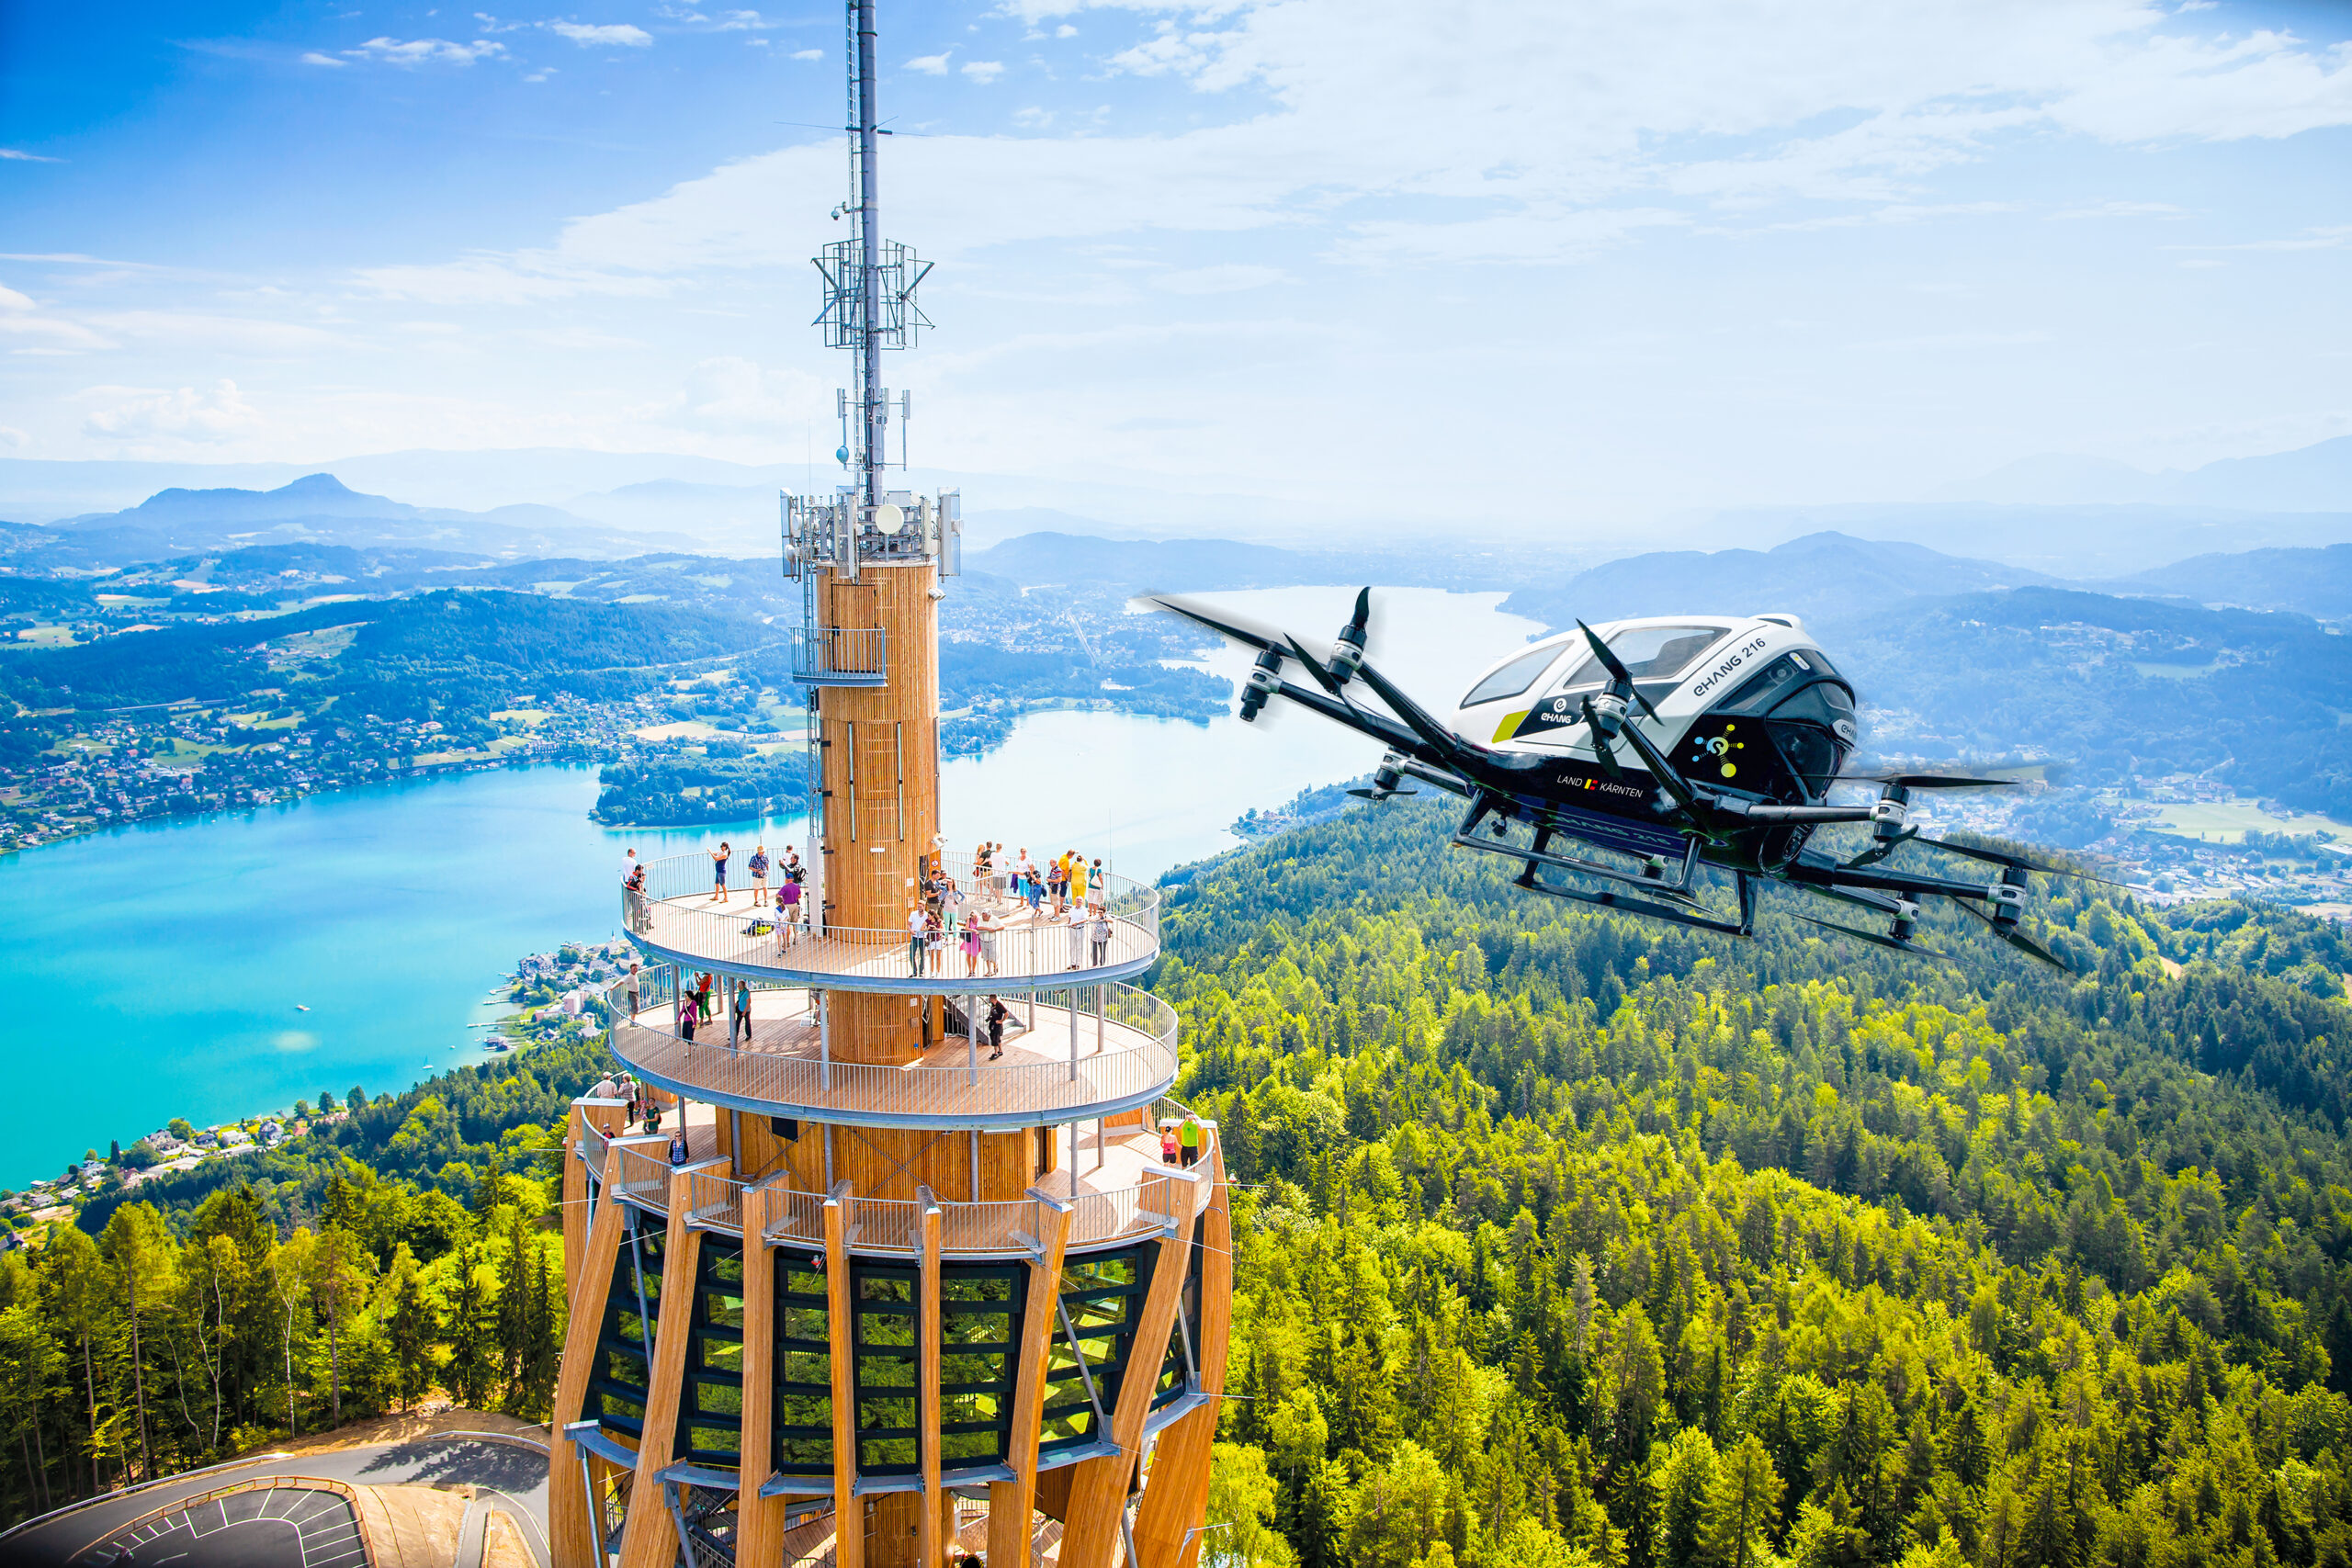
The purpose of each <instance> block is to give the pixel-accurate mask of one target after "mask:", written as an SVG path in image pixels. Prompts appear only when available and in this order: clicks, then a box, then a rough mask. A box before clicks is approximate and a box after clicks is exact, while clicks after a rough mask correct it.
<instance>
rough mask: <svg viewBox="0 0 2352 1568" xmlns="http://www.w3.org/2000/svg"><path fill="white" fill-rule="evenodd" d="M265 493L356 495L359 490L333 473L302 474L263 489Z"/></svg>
mask: <svg viewBox="0 0 2352 1568" xmlns="http://www.w3.org/2000/svg"><path fill="white" fill-rule="evenodd" d="M262 493H263V494H265V495H357V494H358V493H359V492H358V491H356V490H353V489H352V488H351V487H350V486H349V485H346V484H345V483H344V482H343V481H342V480H341V479H337V478H335V477H334V475H333V474H304V475H303V476H302V477H301V478H300V479H295V480H293V481H292V482H291V483H288V484H282V485H279V486H278V487H277V489H276V490H272V491H263V492H262Z"/></svg>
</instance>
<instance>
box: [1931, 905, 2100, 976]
mask: <svg viewBox="0 0 2352 1568" xmlns="http://www.w3.org/2000/svg"><path fill="white" fill-rule="evenodd" d="M1953 902H1955V903H1957V904H1959V906H1960V907H1961V908H1963V909H1965V910H1967V911H1968V912H1969V913H1970V914H1972V915H1973V916H1975V917H1976V918H1977V919H1980V920H1982V921H1984V922H1985V924H1986V925H1988V926H1991V927H1992V928H1993V934H1994V935H1995V936H1996V937H1999V938H2000V939H2001V940H2002V941H2003V942H2007V943H2008V944H2009V945H2010V946H2011V947H2014V948H2016V949H2017V950H2018V952H2019V953H2026V954H2028V955H2029V956H2030V957H2034V958H2039V959H2041V961H2042V962H2043V963H2044V964H2049V965H2050V966H2051V967H2052V969H2055V970H2057V971H2058V972H2059V973H2061V974H2063V975H2072V974H2073V973H2074V972H2075V966H2074V965H2073V964H2069V963H2067V962H2066V961H2065V960H2064V959H2063V958H2061V957H2059V956H2058V955H2057V954H2056V953H2052V952H2051V951H2050V950H2049V949H2048V948H2046V947H2044V946H2042V945H2041V943H2040V942H2036V941H2034V940H2033V938H2031V937H2030V936H2028V935H2026V934H2025V932H2023V931H2018V930H2016V929H2015V928H2011V929H2009V930H2007V931H2004V930H2003V929H2002V927H2001V923H2000V922H1999V921H1998V920H1996V919H1994V918H1993V917H1992V916H1990V915H1988V914H1986V913H1985V911H1984V910H1982V909H1980V908H1977V907H1976V906H1975V905H1973V904H1972V903H1970V902H1968V900H1966V899H1964V898H1961V899H1955V900H1953Z"/></svg>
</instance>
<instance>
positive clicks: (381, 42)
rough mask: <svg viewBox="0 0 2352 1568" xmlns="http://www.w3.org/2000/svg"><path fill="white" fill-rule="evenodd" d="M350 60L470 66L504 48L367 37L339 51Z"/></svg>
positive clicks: (476, 43) (476, 42) (479, 43)
mask: <svg viewBox="0 0 2352 1568" xmlns="http://www.w3.org/2000/svg"><path fill="white" fill-rule="evenodd" d="M343 52H344V53H345V54H347V55H349V56H350V57H351V58H353V59H354V60H380V61H383V62H386V63H387V64H390V65H423V64H425V63H427V62H438V63H442V64H447V65H471V64H472V63H473V62H475V61H477V60H487V59H489V58H490V57H491V56H492V55H496V54H504V53H505V52H506V46H505V45H504V44H503V43H494V42H492V41H491V40H490V39H474V41H473V42H471V43H451V42H450V41H449V40H448V39H438V38H420V39H407V40H406V41H402V40H401V39H395V38H371V39H368V41H367V42H366V43H363V44H361V45H360V46H359V47H358V48H357V49H346V50H345V51H343Z"/></svg>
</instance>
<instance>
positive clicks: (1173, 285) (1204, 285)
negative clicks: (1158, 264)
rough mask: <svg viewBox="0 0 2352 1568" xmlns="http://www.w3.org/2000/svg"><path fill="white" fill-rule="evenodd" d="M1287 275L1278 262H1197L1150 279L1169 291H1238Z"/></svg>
mask: <svg viewBox="0 0 2352 1568" xmlns="http://www.w3.org/2000/svg"><path fill="white" fill-rule="evenodd" d="M1288 276H1290V275H1289V274H1288V273H1285V272H1284V271H1283V269H1282V268H1280V267H1278V266H1253V265H1250V264H1248V263H1245V262H1234V263H1230V264H1228V265H1224V266H1196V267H1193V268H1190V269H1188V270H1186V271H1182V272H1169V273H1162V274H1160V275H1159V276H1157V277H1155V278H1153V279H1152V283H1153V285H1154V287H1156V288H1164V289H1166V290H1167V291H1168V292H1169V293H1170V294H1238V293H1240V292H1241V291H1242V290H1243V289H1246V288H1265V287H1266V286H1267V285H1268V284H1270V283H1280V282H1282V281H1283V279H1284V278H1286V277H1288Z"/></svg>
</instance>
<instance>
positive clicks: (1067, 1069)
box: [613, 991, 1177, 1121]
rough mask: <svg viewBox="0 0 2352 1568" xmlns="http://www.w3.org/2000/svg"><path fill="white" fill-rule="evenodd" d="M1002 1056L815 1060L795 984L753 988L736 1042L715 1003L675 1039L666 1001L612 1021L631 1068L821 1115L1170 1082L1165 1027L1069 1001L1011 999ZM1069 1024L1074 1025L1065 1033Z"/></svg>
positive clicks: (1049, 1111)
mask: <svg viewBox="0 0 2352 1568" xmlns="http://www.w3.org/2000/svg"><path fill="white" fill-rule="evenodd" d="M1007 1005H1008V1006H1009V1007H1010V1008H1011V1009H1012V1018H1011V1019H1010V1020H1009V1021H1008V1022H1007V1025H1006V1028H1005V1032H1004V1038H1003V1048H1004V1052H1003V1055H1002V1056H1001V1058H998V1059H995V1060H991V1059H990V1056H989V1049H988V1044H987V1042H986V1040H985V1038H983V1039H982V1040H981V1041H980V1042H978V1043H977V1044H975V1043H972V1042H971V1041H970V1040H968V1039H967V1037H965V1036H962V1035H956V1036H951V1037H950V1038H948V1039H946V1040H944V1041H942V1042H941V1043H938V1044H936V1045H934V1046H933V1047H932V1049H931V1050H929V1051H927V1052H925V1053H924V1054H923V1055H921V1056H919V1057H917V1058H915V1059H914V1060H912V1061H910V1062H906V1063H904V1064H900V1065H896V1066H871V1065H866V1064H858V1063H846V1062H839V1061H835V1062H831V1063H827V1062H826V1061H825V1059H824V1051H823V1039H822V1032H821V1031H820V1028H819V1026H818V1022H817V1016H816V1013H815V1012H814V1010H811V1009H810V1008H809V1006H808V998H807V996H806V994H805V993H801V992H793V991H763V992H756V993H754V994H753V996H752V1029H751V1034H750V1038H749V1039H748V1040H746V1039H744V1038H742V1037H741V1034H740V1032H739V1033H738V1034H737V1036H736V1038H735V1040H734V1042H733V1043H732V1044H730V1043H729V1032H728V1028H727V1023H726V1021H725V1019H726V1015H725V1013H724V1012H723V1011H722V1012H721V1013H720V1014H719V1016H718V1020H716V1021H713V1022H712V1023H709V1024H706V1025H702V1026H700V1027H699V1028H697V1029H696V1031H695V1039H694V1040H693V1041H691V1042H689V1041H687V1040H684V1039H683V1038H680V1037H679V1035H678V1032H677V1027H676V1024H675V1021H674V1019H675V1014H674V1011H673V1009H672V1008H671V1007H670V1006H668V1005H666V1004H665V1005H663V1006H661V1007H658V1008H648V1009H645V1010H641V1011H640V1012H639V1013H638V1014H637V1015H636V1016H635V1017H634V1018H631V1019H628V1020H626V1021H621V1022H619V1023H617V1024H616V1025H615V1027H614V1030H613V1048H614V1050H615V1052H616V1054H617V1055H619V1056H620V1057H621V1059H622V1060H623V1061H625V1062H627V1063H628V1064H629V1066H631V1067H633V1068H635V1069H636V1070H637V1071H638V1072H639V1073H642V1074H646V1075H649V1076H651V1077H657V1078H660V1079H663V1080H666V1081H668V1082H671V1083H674V1084H678V1085H681V1086H684V1088H685V1089H686V1090H687V1092H688V1093H690V1094H691V1093H694V1092H695V1091H700V1092H702V1093H704V1094H719V1095H723V1096H729V1097H733V1098H736V1099H743V1100H756V1101H758V1102H760V1103H761V1104H763V1105H775V1106H778V1107H783V1108H786V1109H793V1110H797V1111H805V1112H806V1113H807V1114H809V1115H810V1116H812V1117H816V1118H818V1119H819V1120H823V1119H825V1118H827V1117H828V1116H830V1117H832V1118H834V1119H840V1118H843V1117H854V1118H883V1117H900V1116H903V1117H915V1118H922V1119H926V1120H928V1119H957V1118H962V1119H967V1120H968V1119H970V1118H975V1117H994V1118H1000V1119H1001V1118H1005V1117H1014V1118H1018V1117H1020V1116H1023V1115H1032V1116H1034V1117H1035V1120H1038V1121H1049V1120H1054V1119H1056V1118H1060V1119H1065V1120H1067V1119H1069V1118H1071V1117H1075V1116H1080V1115H1087V1114H1095V1113H1097V1112H1096V1111H1094V1110H1093V1109H1092V1108H1096V1107H1103V1106H1112V1105H1115V1104H1117V1103H1118V1102H1121V1101H1125V1100H1134V1099H1135V1098H1136V1096H1138V1095H1145V1094H1151V1095H1157V1094H1159V1093H1164V1092H1166V1089H1167V1088H1168V1086H1169V1085H1170V1084H1171V1083H1172V1082H1174V1081H1175V1076H1176V1066H1177V1063H1176V1050H1175V1041H1174V1039H1173V1037H1172V1035H1171V1036H1170V1038H1167V1039H1162V1038H1160V1037H1159V1035H1158V1034H1157V1033H1155V1032H1152V1031H1149V1030H1146V1029H1141V1028H1136V1027H1134V1026H1133V1025H1131V1024H1128V1023H1123V1022H1120V1021H1117V1020H1116V1019H1114V1018H1111V1017H1107V1016H1106V1017H1097V1016H1095V1015H1094V1014H1093V1013H1092V1012H1091V1010H1087V1009H1084V1008H1082V1007H1081V1008H1080V1009H1078V1010H1071V1009H1069V1008H1061V1007H1052V1006H1048V1005H1046V1003H1043V1002H1036V1001H1031V1000H1025V999H1020V998H1014V999H1012V1000H1010V1001H1009V1002H1008V1004H1007ZM1073 1024H1074V1025H1075V1029H1074V1031H1073Z"/></svg>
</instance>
